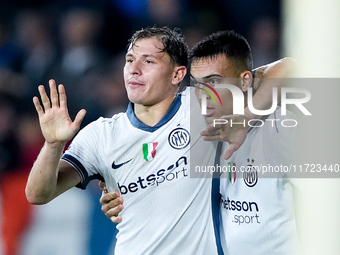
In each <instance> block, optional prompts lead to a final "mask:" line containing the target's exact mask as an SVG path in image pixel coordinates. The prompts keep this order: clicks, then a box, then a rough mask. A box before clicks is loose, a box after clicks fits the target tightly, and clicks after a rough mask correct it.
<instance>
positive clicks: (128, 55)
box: [125, 53, 157, 58]
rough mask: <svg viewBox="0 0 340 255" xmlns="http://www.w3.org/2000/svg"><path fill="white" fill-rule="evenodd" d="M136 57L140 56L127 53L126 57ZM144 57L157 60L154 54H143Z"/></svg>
mask: <svg viewBox="0 0 340 255" xmlns="http://www.w3.org/2000/svg"><path fill="white" fill-rule="evenodd" d="M135 55H139V54H136V53H135V54H133V53H127V54H126V55H125V57H133V56H135ZM142 56H143V57H145V58H150V57H151V58H157V57H156V56H155V55H153V54H147V53H145V54H142Z"/></svg>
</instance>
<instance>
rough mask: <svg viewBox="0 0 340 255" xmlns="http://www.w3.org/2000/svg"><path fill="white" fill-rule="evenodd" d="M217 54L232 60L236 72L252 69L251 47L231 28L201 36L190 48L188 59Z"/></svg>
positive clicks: (192, 59)
mask: <svg viewBox="0 0 340 255" xmlns="http://www.w3.org/2000/svg"><path fill="white" fill-rule="evenodd" d="M219 54H225V55H226V56H227V57H228V58H230V59H232V60H234V63H235V68H236V69H237V70H236V71H237V72H242V71H244V70H249V71H251V70H252V69H253V59H252V55H251V49H250V46H249V44H248V42H247V40H246V39H245V38H244V37H243V36H242V35H240V34H237V33H235V32H234V31H232V30H225V31H219V32H216V33H214V34H211V35H209V36H207V37H205V38H203V39H202V40H201V41H200V42H198V43H197V44H195V45H194V47H193V48H192V49H191V52H190V60H191V61H194V60H196V59H202V58H207V57H210V58H213V57H216V56H217V55H219Z"/></svg>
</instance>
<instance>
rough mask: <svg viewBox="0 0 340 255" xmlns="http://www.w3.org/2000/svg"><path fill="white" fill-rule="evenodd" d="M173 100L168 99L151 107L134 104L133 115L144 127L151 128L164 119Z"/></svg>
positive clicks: (171, 98) (172, 98)
mask: <svg viewBox="0 0 340 255" xmlns="http://www.w3.org/2000/svg"><path fill="white" fill-rule="evenodd" d="M174 99H175V97H168V98H166V99H164V100H163V101H161V102H158V103H156V104H154V105H151V106H145V105H141V104H135V105H134V112H135V115H136V117H137V118H138V119H139V120H140V121H141V122H143V123H144V124H145V125H148V126H150V127H153V126H155V125H156V124H157V123H158V122H159V121H160V120H161V119H162V118H163V117H164V115H165V114H166V113H167V111H168V110H169V108H170V105H171V104H172V102H173V101H174Z"/></svg>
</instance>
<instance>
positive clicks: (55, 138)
mask: <svg viewBox="0 0 340 255" xmlns="http://www.w3.org/2000/svg"><path fill="white" fill-rule="evenodd" d="M49 86H50V98H48V96H47V94H46V90H45V88H44V86H43V85H40V86H39V87H38V90H39V93H40V97H41V101H42V105H41V104H40V101H39V99H38V97H34V98H33V103H34V106H35V109H36V111H37V113H38V116H39V122H40V127H41V131H42V134H43V136H44V137H45V140H46V142H47V143H66V142H67V141H68V140H70V139H71V138H72V137H73V136H74V135H75V134H76V132H77V131H78V130H79V128H80V124H81V122H82V120H83V119H84V117H85V114H86V111H85V110H84V109H82V110H80V111H79V112H78V114H77V116H76V117H75V119H74V121H73V122H72V120H71V119H70V116H69V113H68V109H67V103H66V94H65V88H64V86H63V85H62V84H60V85H59V86H58V91H57V86H56V83H55V81H54V80H52V79H51V80H49ZM58 93H59V94H58Z"/></svg>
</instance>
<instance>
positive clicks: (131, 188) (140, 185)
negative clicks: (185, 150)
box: [117, 156, 189, 195]
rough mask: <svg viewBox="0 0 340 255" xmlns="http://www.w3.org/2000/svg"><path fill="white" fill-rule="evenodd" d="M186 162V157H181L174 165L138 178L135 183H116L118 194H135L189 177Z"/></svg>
mask: <svg viewBox="0 0 340 255" xmlns="http://www.w3.org/2000/svg"><path fill="white" fill-rule="evenodd" d="M187 161H188V160H187V157H185V156H182V157H180V158H179V159H178V160H177V161H176V163H174V164H171V165H170V166H168V167H165V168H162V169H159V170H157V171H155V172H154V173H153V174H149V175H148V176H146V177H142V176H139V177H138V178H137V179H136V181H133V182H130V183H128V184H125V183H122V184H121V183H119V182H118V183H117V184H118V188H119V192H120V194H122V195H125V194H128V193H135V192H137V191H139V190H143V189H146V188H148V187H152V186H154V187H159V186H160V185H163V184H165V183H168V182H172V181H175V180H178V179H180V178H185V177H189V174H188V169H187V163H188V162H187Z"/></svg>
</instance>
